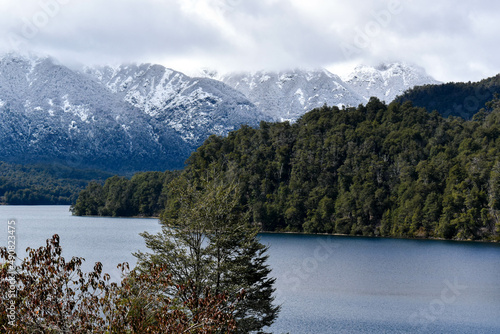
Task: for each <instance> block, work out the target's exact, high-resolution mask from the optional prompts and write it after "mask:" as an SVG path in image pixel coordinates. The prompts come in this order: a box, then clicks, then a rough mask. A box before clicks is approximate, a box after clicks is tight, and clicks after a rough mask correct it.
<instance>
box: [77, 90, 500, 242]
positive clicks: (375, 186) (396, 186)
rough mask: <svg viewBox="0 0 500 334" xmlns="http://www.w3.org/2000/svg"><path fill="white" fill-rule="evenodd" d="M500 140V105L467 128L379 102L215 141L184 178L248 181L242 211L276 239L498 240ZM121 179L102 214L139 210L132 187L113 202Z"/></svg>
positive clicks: (243, 184)
mask: <svg viewBox="0 0 500 334" xmlns="http://www.w3.org/2000/svg"><path fill="white" fill-rule="evenodd" d="M499 135H500V105H499V103H498V101H496V102H492V103H490V104H489V109H487V110H482V111H481V112H480V113H478V114H477V115H475V116H474V118H473V119H472V120H470V121H466V120H464V119H462V118H458V117H450V118H447V119H445V118H443V117H442V116H440V115H439V114H438V113H437V112H432V113H428V112H427V111H426V110H425V109H423V108H417V107H413V106H412V104H411V103H409V102H407V103H404V104H399V103H392V104H390V105H389V106H387V105H385V104H384V103H382V102H380V101H379V100H378V99H374V98H373V99H371V100H370V102H369V103H368V104H367V105H366V106H359V107H358V108H349V109H339V108H337V107H331V108H330V107H326V106H325V107H323V108H320V109H315V110H313V111H311V112H309V113H307V114H305V115H304V116H303V117H302V118H301V119H299V120H298V121H297V123H295V124H289V123H287V122H285V123H266V122H262V123H261V125H260V128H259V129H253V128H250V127H242V128H241V129H240V130H238V131H235V132H232V133H230V134H229V135H228V136H227V137H225V138H223V137H218V136H212V137H210V138H209V139H208V140H207V141H206V142H205V143H204V144H203V145H202V146H201V147H200V148H199V149H198V150H197V151H196V152H195V153H193V154H192V156H191V157H190V159H189V163H188V166H187V167H186V169H185V170H184V171H183V172H182V174H181V175H180V176H179V177H180V178H184V179H186V180H189V181H190V182H194V183H197V181H196V180H202V179H203V178H205V177H206V175H207V174H208V173H209V172H211V171H218V172H219V173H221V174H222V175H223V176H224V177H226V178H230V179H232V180H237V182H238V183H239V186H240V188H241V197H240V199H239V201H240V204H241V205H244V206H245V207H246V208H248V211H249V213H250V216H251V220H252V221H253V222H254V223H256V224H259V225H261V226H262V229H263V230H266V231H300V232H310V233H340V234H350V235H364V236H387V237H389V236H392V237H423V238H424V237H425V238H426V237H442V238H447V239H474V240H478V239H494V238H498V233H499V228H500V136H499ZM145 175H148V174H139V175H137V176H136V177H138V178H139V177H140V178H144V177H145ZM113 180H114V181H109V180H108V181H109V183H110V185H109V186H108V190H107V191H104V194H106V198H120V201H118V202H117V201H111V202H109V203H108V204H106V205H104V206H102V205H101V206H98V207H106V206H108V207H113V205H116V204H117V203H122V204H123V203H129V204H127V205H135V206H136V207H137V204H136V202H135V201H134V200H133V196H128V195H126V194H127V193H126V192H124V191H123V189H124V188H123V187H121V188H120V187H115V188H114V190H113V191H112V193H111V194H110V192H109V191H111V187H110V186H111V184H116V183H118V179H116V178H115V179H113ZM120 182H123V183H125V181H123V180H122V181H120ZM106 183H107V184H108V182H106ZM167 183H168V182H164V183H163V188H162V189H161V190H159V189H160V188H161V187H160V186H159V185H158V188H155V189H157V190H155V191H156V195H155V196H152V198H153V200H152V201H151V202H150V204H155V205H156V204H158V203H159V204H158V208H159V211H161V209H162V204H163V207H167V208H170V209H171V205H172V203H175V201H174V200H173V199H174V198H175V192H173V193H169V190H168V188H167V187H165V185H166V184H167ZM200 183H201V182H200ZM93 187H94V188H96V189H97V187H96V186H95V185H94V186H93ZM104 188H106V185H105V186H104ZM104 188H103V190H104ZM92 189H93V188H92V186H91V187H88V188H87V189H86V191H85V192H83V193H82V194H81V195H80V198H79V202H80V205H83V206H86V207H88V206H91V205H90V204H89V203H93V201H94V199H95V198H99V201H100V202H99V203H100V204H102V203H103V202H102V199H103V198H104V197H103V196H104V195H99V196H94V195H92V194H93V190H92ZM129 194H131V193H129ZM113 196H114V197H113ZM120 196H123V197H120ZM160 198H161V200H160V202H158V200H157V199H160ZM127 201H129V202H127ZM77 205H78V203H77ZM118 207H121V208H122V210H125V211H126V207H123V206H120V205H118ZM118 207H117V209H116V210H118ZM75 208H76V207H75ZM74 212H75V213H76V214H85V211H79V210H75V211H74ZM93 212H94V211H93ZM114 212H117V211H114ZM98 213H99V214H109V212H104V211H102V212H98ZM111 215H113V214H111ZM116 215H118V214H116ZM119 215H121V214H119Z"/></svg>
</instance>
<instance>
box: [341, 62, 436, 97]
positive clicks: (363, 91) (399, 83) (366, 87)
mask: <svg viewBox="0 0 500 334" xmlns="http://www.w3.org/2000/svg"><path fill="white" fill-rule="evenodd" d="M344 80H345V82H346V83H347V84H348V85H349V86H350V87H351V88H352V89H353V90H354V91H355V92H357V93H358V94H359V95H361V96H362V97H363V98H364V100H365V101H368V99H369V98H370V97H372V96H376V97H378V98H379V99H380V100H383V101H386V102H392V101H393V100H394V99H395V98H396V96H398V95H400V94H402V93H403V92H405V91H406V90H408V89H410V88H413V87H414V86H421V85H426V84H437V83H440V82H439V81H436V80H435V79H434V78H432V77H431V76H429V75H428V74H427V73H426V72H425V70H424V69H423V68H421V67H419V66H416V65H412V64H408V63H405V62H392V63H381V64H379V65H377V66H367V65H359V66H357V67H356V68H355V69H354V70H353V71H352V72H351V73H350V74H349V75H347V76H346V77H344Z"/></svg>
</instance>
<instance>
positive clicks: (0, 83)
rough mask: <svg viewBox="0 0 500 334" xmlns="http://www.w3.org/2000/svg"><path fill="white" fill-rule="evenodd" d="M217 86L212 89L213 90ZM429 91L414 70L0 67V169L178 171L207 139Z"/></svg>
mask: <svg viewBox="0 0 500 334" xmlns="http://www.w3.org/2000/svg"><path fill="white" fill-rule="evenodd" d="M215 79H217V80H215ZM429 83H436V81H435V80H433V79H432V78H431V77H429V76H427V75H426V74H425V71H423V70H422V69H420V68H416V67H412V66H409V65H405V64H390V65H384V66H380V67H378V68H371V67H366V66H364V67H358V68H356V70H355V71H354V72H353V73H352V74H351V75H349V76H348V78H347V81H346V82H344V81H343V80H342V79H341V78H340V77H339V76H337V75H335V74H332V73H330V72H328V71H326V70H292V71H283V72H265V71H259V72H255V73H233V74H227V75H220V74H219V73H217V72H216V71H208V70H205V71H204V72H203V73H202V74H201V75H200V76H199V77H195V78H193V77H190V76H187V75H185V74H183V73H180V72H177V71H174V70H171V69H167V68H165V67H163V66H161V65H152V64H142V65H135V64H131V65H121V66H117V67H109V66H108V67H92V68H85V69H83V70H81V71H80V70H72V69H70V68H68V67H66V66H63V65H60V64H58V63H57V62H56V61H55V60H53V59H51V58H49V57H37V56H20V55H17V54H7V55H4V56H2V57H0V142H1V143H2V144H1V145H0V160H4V161H8V162H15V163H38V162H59V163H63V164H67V165H72V166H78V167H92V168H100V169H105V170H110V171H121V172H123V171H139V170H162V169H163V170H164V169H168V168H181V167H182V166H183V163H184V161H185V159H186V158H188V157H189V155H190V154H191V152H192V151H194V150H195V149H196V148H197V147H198V146H199V145H201V144H202V143H203V141H204V140H205V139H206V138H207V137H208V136H209V135H211V134H217V135H225V134H227V133H228V132H229V131H232V130H235V129H237V128H239V126H240V125H241V124H248V125H251V126H256V125H258V123H259V122H260V121H261V120H266V121H271V120H278V121H280V120H292V121H294V120H296V119H297V118H299V117H300V116H302V115H303V114H304V113H306V112H307V111H309V110H311V109H314V108H316V107H321V106H322V105H324V104H327V105H338V106H340V105H344V106H357V105H359V104H360V103H365V102H366V101H367V100H368V98H369V97H370V96H377V97H378V98H380V99H381V100H385V101H387V102H390V101H392V99H393V98H394V97H395V96H396V95H398V94H401V93H402V92H403V91H405V90H406V89H408V88H411V87H413V86H415V85H422V84H429Z"/></svg>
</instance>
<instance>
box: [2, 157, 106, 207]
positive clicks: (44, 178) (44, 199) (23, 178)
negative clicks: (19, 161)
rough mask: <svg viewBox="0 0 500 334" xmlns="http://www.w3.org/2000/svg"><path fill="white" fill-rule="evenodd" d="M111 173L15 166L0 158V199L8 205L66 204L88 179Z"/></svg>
mask: <svg viewBox="0 0 500 334" xmlns="http://www.w3.org/2000/svg"><path fill="white" fill-rule="evenodd" d="M110 176H112V174H110V173H105V172H100V171H95V170H79V169H75V168H70V167H65V166H62V165H15V164H9V163H5V162H1V161H0V202H1V203H3V204H11V205H59V204H61V205H62V204H64V205H69V204H73V203H75V202H76V199H77V198H78V194H79V193H80V191H82V190H83V189H84V188H85V187H86V186H87V185H88V183H89V182H90V181H91V180H95V181H98V182H104V180H106V179H107V178H109V177H110Z"/></svg>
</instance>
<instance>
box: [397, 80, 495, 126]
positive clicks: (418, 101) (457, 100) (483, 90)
mask: <svg viewBox="0 0 500 334" xmlns="http://www.w3.org/2000/svg"><path fill="white" fill-rule="evenodd" d="M495 94H500V74H499V75H497V76H495V77H492V78H488V79H484V80H482V81H479V82H468V83H461V82H460V83H454V82H451V83H445V84H441V85H425V86H417V87H414V88H412V89H409V90H408V91H406V92H405V93H404V94H403V95H402V96H399V97H397V98H396V101H397V102H400V103H404V102H406V101H412V103H413V105H414V106H418V107H423V108H426V109H427V110H428V111H429V112H431V111H433V110H437V111H438V112H439V113H440V114H441V115H443V116H444V117H448V116H460V117H463V118H465V119H471V118H472V116H474V114H476V113H477V112H478V111H479V110H480V109H481V108H483V107H484V105H485V103H486V102H488V101H491V100H492V99H493V98H494V96H495Z"/></svg>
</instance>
